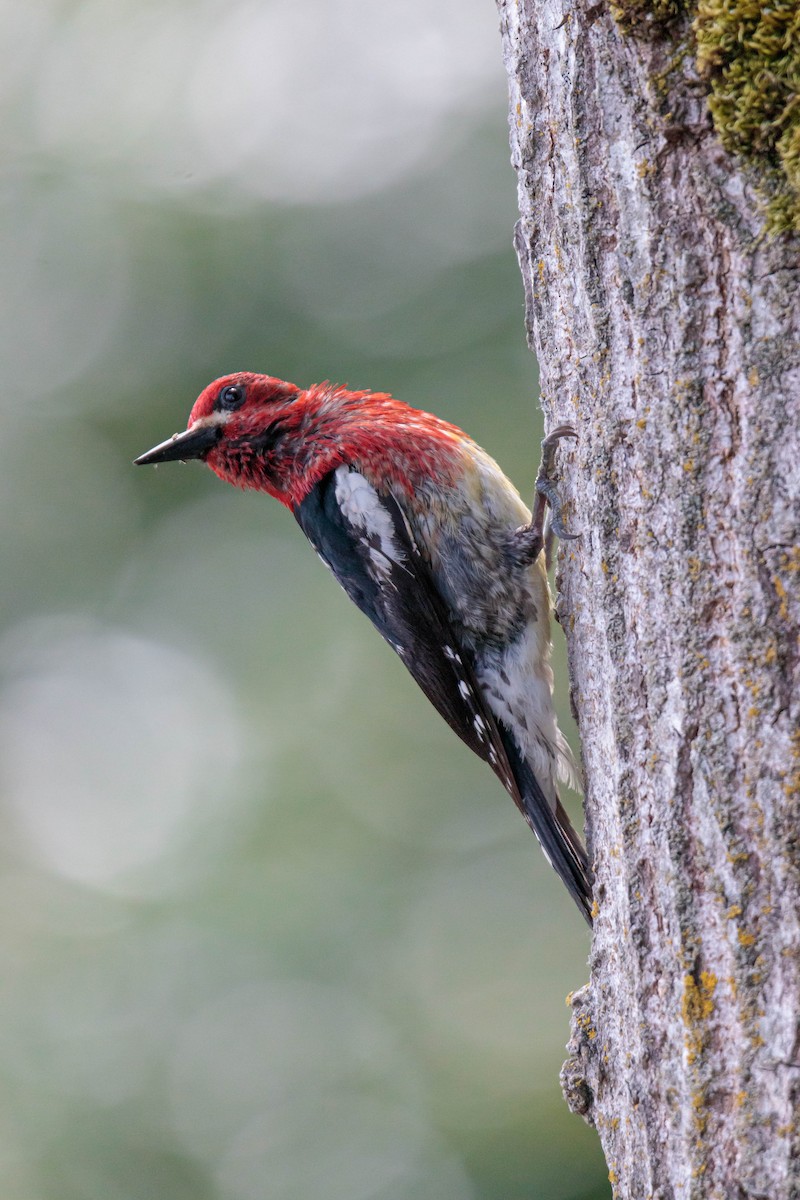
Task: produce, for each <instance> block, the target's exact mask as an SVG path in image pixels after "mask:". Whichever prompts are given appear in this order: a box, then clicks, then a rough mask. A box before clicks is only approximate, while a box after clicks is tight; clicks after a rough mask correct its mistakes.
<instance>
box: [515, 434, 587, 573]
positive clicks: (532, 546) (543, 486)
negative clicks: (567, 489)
mask: <svg viewBox="0 0 800 1200" xmlns="http://www.w3.org/2000/svg"><path fill="white" fill-rule="evenodd" d="M577 437H578V434H577V432H576V430H575V429H573V427H572V426H571V425H559V426H558V427H557V428H556V429H554V430H553V432H552V433H549V434H548V435H547V437H546V438H545V439H544V441H543V442H542V458H541V462H540V463H539V470H538V472H537V474H536V499H535V501H534V505H533V513H532V515H531V523H530V525H523V526H521V528H519V529H518V530H517V532H516V542H517V548H518V550H519V551H520V552H521V553H522V554H523V556H524V557H525V558H526V559H527V560H528V561H529V562H534V561H535V560H536V559H537V558H538V556H539V554H540V552H541V549H542V547H543V546H544V548H545V556H546V559H547V565H548V567H549V566H550V554H551V550H552V545H553V534H556V535H557V536H558V537H559V538H561V539H562V540H567V541H572V540H573V539H575V538H577V537H580V534H579V533H569V532H568V530H567V528H566V526H565V524H564V518H563V512H564V505H563V501H562V500H561V496H560V493H559V490H558V484H557V482H556V478H555V474H554V469H555V461H556V447H557V445H558V443H559V442H560V441H561V439H562V438H575V439H577ZM548 508H549V509H550V520H549V521H548V522H547V523H546V521H545V518H546V515H547V509H548ZM545 524H547V529H545Z"/></svg>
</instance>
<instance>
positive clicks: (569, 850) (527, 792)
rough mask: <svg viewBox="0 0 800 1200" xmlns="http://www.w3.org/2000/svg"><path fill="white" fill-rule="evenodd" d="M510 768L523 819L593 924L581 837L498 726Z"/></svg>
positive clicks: (588, 880) (590, 892)
mask: <svg viewBox="0 0 800 1200" xmlns="http://www.w3.org/2000/svg"><path fill="white" fill-rule="evenodd" d="M501 736H502V739H503V744H504V747H505V751H506V754H507V755H508V761H509V764H510V766H511V769H512V771H513V773H514V777H515V780H516V782H517V785H518V787H519V792H520V797H521V800H522V804H521V808H522V814H523V816H524V817H525V820H526V821H527V822H528V824H529V825H530V827H531V829H532V830H533V832H534V833H535V834H536V837H537V840H538V842H539V845H540V846H541V847H542V850H543V851H544V853H545V857H546V858H547V860H548V862H549V863H550V865H551V867H552V868H553V870H554V871H555V872H556V874H557V875H558V876H559V878H560V879H561V881H562V882H563V883H564V884H565V886H566V888H567V891H568V892H569V894H570V895H571V896H572V898H573V900H574V901H575V903H576V904H577V906H578V908H579V909H580V910H581V912H582V913H583V915H584V917H585V918H586V921H587V922H588V923H589V925H591V924H592V916H593V910H592V871H591V867H590V866H589V858H588V855H587V853H586V848H585V846H584V844H583V842H582V841H581V838H580V836H579V834H578V832H577V831H576V829H575V827H574V826H573V824H572V822H571V821H570V819H569V817H568V816H567V813H566V810H565V809H564V807H563V805H562V804H561V801H560V800H558V799H556V802H555V805H553V804H552V803H551V801H550V800H548V798H547V796H546V795H545V793H544V791H543V790H542V786H541V784H540V783H539V781H538V779H537V778H536V776H535V775H534V773H533V771H532V770H531V767H530V766H529V764H528V763H527V762H526V761H525V759H524V758H523V757H522V755H521V754H520V752H519V750H518V749H517V746H516V744H515V741H514V738H513V736H512V735H511V734H510V733H509V732H508V731H507V730H506V729H501Z"/></svg>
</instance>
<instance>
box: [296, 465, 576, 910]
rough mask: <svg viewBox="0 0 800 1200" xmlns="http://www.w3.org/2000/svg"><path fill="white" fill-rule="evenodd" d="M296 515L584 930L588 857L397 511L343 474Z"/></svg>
mask: <svg viewBox="0 0 800 1200" xmlns="http://www.w3.org/2000/svg"><path fill="white" fill-rule="evenodd" d="M293 511H294V515H295V517H296V519H297V521H298V523H299V525H300V527H301V528H302V530H303V532H304V533H305V535H306V537H307V538H308V540H309V541H310V542H311V544H312V546H313V547H314V549H315V550H316V551H317V553H318V554H319V556H320V558H322V560H323V561H324V562H325V563H326V564H327V565H328V566H329V567H330V569H331V570H332V571H333V574H334V575H335V576H336V578H337V579H338V581H339V583H340V584H341V585H342V587H343V588H344V590H345V592H346V593H347V595H348V596H349V597H350V599H351V600H352V601H353V602H354V603H355V604H356V605H357V606H358V607H359V608H360V609H361V611H362V612H363V613H365V615H366V616H367V617H369V619H370V621H372V623H373V625H375V627H376V628H377V629H378V631H379V632H380V633H381V634H382V636H383V637H384V638H385V640H386V641H387V642H388V643H389V645H390V646H391V647H392V649H393V650H395V652H396V653H397V654H398V655H399V656H400V658H401V659H402V661H403V662H404V663H405V665H406V667H407V669H408V670H409V672H410V673H411V675H412V676H413V677H414V679H415V680H416V682H417V683H418V684H419V686H420V688H421V689H422V691H423V692H424V693H425V695H426V696H427V697H428V699H429V700H430V701H431V703H432V704H433V705H434V707H435V708H436V709H437V710H438V712H439V713H440V714H441V715H442V716H443V717H444V719H445V720H446V721H447V723H448V725H450V727H451V728H452V729H453V730H454V731H455V733H457V734H458V736H459V737H460V738H461V739H462V741H464V742H466V744H467V745H468V746H469V747H470V749H471V750H473V751H474V752H475V753H476V754H477V755H478V756H479V757H480V758H482V759H483V760H484V761H486V762H488V763H489V765H490V766H491V767H492V769H493V770H494V772H495V774H496V775H497V776H498V778H499V779H500V781H501V782H502V784H503V785H504V787H505V788H506V789H507V790H508V792H509V793H510V795H511V796H512V798H513V799H514V802H515V803H516V805H517V807H518V808H519V809H520V811H521V812H522V814H523V816H524V817H525V819H526V821H527V822H528V824H529V825H530V826H531V828H532V829H533V831H534V833H535V834H536V836H537V838H538V840H539V842H540V844H541V846H542V848H543V850H544V851H545V854H546V855H547V858H548V859H549V860H550V862H551V864H552V866H553V867H554V869H555V870H556V872H557V873H558V875H559V876H560V877H561V879H562V880H563V881H564V883H565V884H566V886H567V888H568V889H569V891H570V893H571V894H572V896H573V898H574V899H575V900H576V902H577V903H578V906H579V907H580V908H581V910H582V911H583V913H584V915H585V916H586V918H587V920H591V882H590V879H589V869H588V864H587V861H586V855H585V851H584V850H583V847H582V845H581V843H580V840H579V839H578V837H577V834H576V833H575V831H574V830H573V828H572V826H571V824H570V822H569V818H568V817H567V815H566V813H565V812H564V809H563V808H562V807H561V805H560V803H557V804H556V806H555V808H553V807H552V805H551V804H550V803H548V800H547V798H546V797H545V795H544V793H543V791H542V789H541V787H540V785H539V783H538V781H537V779H536V777H535V775H534V773H533V771H532V770H531V768H530V766H529V764H528V763H527V762H526V761H525V759H524V758H523V756H522V755H521V753H520V751H519V749H518V747H517V746H516V743H515V740H514V737H513V735H512V734H511V732H510V731H509V730H508V729H506V728H505V727H504V726H503V724H502V722H501V721H499V720H498V719H497V718H496V717H495V716H494V714H493V713H492V712H491V710H490V708H489V707H488V705H487V703H486V701H485V700H484V697H483V695H482V692H481V689H480V685H479V684H478V682H477V680H476V675H475V666H474V663H473V662H472V658H471V654H470V651H469V650H468V649H466V648H465V647H464V646H463V645H462V644H460V643H459V639H458V638H457V637H456V634H455V632H454V630H453V628H452V625H451V623H450V617H449V614H448V611H447V606H446V604H445V602H444V600H443V598H442V596H441V594H440V593H439V591H438V589H437V587H436V584H435V582H434V580H433V577H432V575H431V571H430V568H429V566H428V564H427V562H426V561H425V559H424V557H423V556H422V554H421V553H420V551H419V548H418V546H417V543H416V541H415V539H414V536H413V533H412V531H411V529H410V528H409V525H408V522H407V521H406V519H405V517H404V515H403V512H402V509H401V507H400V505H399V504H398V503H397V501H396V500H395V498H394V497H393V496H392V495H391V494H390V493H386V494H383V493H378V492H377V491H376V489H375V488H374V487H373V486H372V484H370V483H369V482H368V481H367V480H366V479H365V478H364V476H363V475H361V474H360V473H359V472H357V471H354V470H352V469H350V468H349V467H346V466H343V467H339V468H337V470H336V471H333V472H331V473H330V474H328V475H327V476H325V477H324V478H323V479H322V480H321V481H320V482H319V483H317V484H316V485H315V486H314V487H313V488H312V489H311V491H310V492H309V493H308V495H307V496H306V497H305V499H304V500H303V501H302V502H301V503H300V504H299V505H297V506H296V507H295V508H294V510H293Z"/></svg>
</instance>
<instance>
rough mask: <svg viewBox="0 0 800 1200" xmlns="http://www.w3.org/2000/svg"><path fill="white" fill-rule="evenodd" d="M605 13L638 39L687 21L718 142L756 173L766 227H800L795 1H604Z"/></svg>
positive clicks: (798, 16) (799, 21) (799, 48)
mask: <svg viewBox="0 0 800 1200" xmlns="http://www.w3.org/2000/svg"><path fill="white" fill-rule="evenodd" d="M611 10H612V12H613V14H614V17H615V18H616V20H617V22H618V23H619V25H620V27H621V28H622V29H623V30H624V32H626V33H630V34H633V35H635V36H638V37H643V36H651V37H668V36H670V26H674V24H675V22H676V21H677V19H678V18H679V17H681V16H683V15H684V14H688V15H689V16H691V17H692V18H693V23H692V32H693V36H694V39H695V47H696V55H697V68H698V71H699V72H700V74H701V76H702V77H703V78H704V79H705V80H706V81H707V83H708V86H709V92H710V94H709V99H708V104H709V108H710V110H711V116H712V119H713V121H714V126H715V128H716V131H717V134H718V135H719V138H720V140H721V142H722V144H723V145H724V146H725V148H726V149H727V150H730V151H731V152H732V153H734V154H738V155H739V156H741V158H742V159H743V160H744V161H746V162H747V163H748V164H749V165H750V166H751V167H752V168H753V169H754V170H755V171H757V173H758V175H759V176H760V178H761V181H762V185H763V191H764V193H765V195H766V198H767V224H768V227H769V229H770V230H771V231H772V232H774V233H778V232H783V231H792V230H793V231H795V232H800V0H611ZM684 35H685V25H684V26H683V28H682V29H681V35H680V36H681V37H683V36H684Z"/></svg>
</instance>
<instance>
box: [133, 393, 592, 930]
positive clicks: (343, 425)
mask: <svg viewBox="0 0 800 1200" xmlns="http://www.w3.org/2000/svg"><path fill="white" fill-rule="evenodd" d="M563 436H571V437H574V436H575V433H574V430H572V429H570V428H569V427H568V426H562V427H561V428H559V429H558V430H556V431H555V433H554V434H551V436H550V438H548V439H546V441H545V447H544V457H543V467H542V469H541V470H540V473H539V477H538V478H537V499H536V504H535V507H534V513H533V518H532V517H531V513H530V512H529V511H528V509H527V508H526V507H525V505H524V504H523V502H522V500H521V498H520V496H519V493H518V492H517V491H516V489H515V488H514V486H513V485H512V484H511V483H510V482H509V480H508V479H507V478H506V477H505V475H504V474H503V473H502V471H501V470H500V468H499V467H498V466H497V464H496V463H495V462H494V461H493V459H491V458H490V457H489V455H488V454H486V453H485V451H484V450H482V449H481V448H480V446H478V445H476V443H475V442H473V441H472V440H471V439H470V438H468V437H467V436H466V434H464V433H462V432H461V430H460V429H457V428H456V427H455V426H454V425H450V424H448V423H447V422H446V421H442V420H440V419H439V418H438V417H435V416H432V415H431V414H430V413H426V412H421V411H419V410H417V409H415V408H410V407H409V406H408V405H406V404H403V403H401V402H400V401H399V400H395V399H394V398H393V397H392V396H389V395H385V394H382V393H370V392H351V391H346V390H345V389H344V388H339V387H333V386H332V385H331V384H329V383H322V384H318V385H316V386H315V387H310V388H307V389H305V390H303V389H301V388H299V387H295V385H294V384H292V383H285V382H283V381H282V380H280V379H273V378H272V377H270V376H268V375H252V374H248V373H240V374H236V375H226V376H225V377H224V378H222V379H218V380H216V381H215V382H214V383H212V384H210V385H209V387H207V388H206V389H205V391H203V392H202V393H201V395H200V396H199V398H198V400H197V402H196V404H195V406H194V408H193V409H192V412H191V415H190V417H189V424H188V428H187V429H186V431H185V432H183V433H177V434H175V436H174V437H172V438H170V439H169V441H166V442H163V443H162V444H161V445H159V446H156V447H155V449H153V450H150V451H149V452H148V453H147V454H143V455H142V456H141V458H137V459H136V462H137V464H142V465H144V464H147V463H162V462H169V461H171V460H178V459H180V460H187V459H192V458H199V459H202V460H203V461H204V462H206V463H207V464H208V466H209V467H211V469H212V471H214V472H215V473H216V474H217V475H219V477H220V478H221V479H225V480H227V481H228V482H229V483H233V484H236V485H237V486H238V487H242V488H255V489H257V490H258V491H262V492H268V493H269V494H270V495H271V496H275V497H276V499H278V500H280V501H281V503H282V504H285V505H286V507H287V508H289V509H291V511H292V512H293V513H294V515H295V517H296V519H297V521H298V523H299V525H300V527H301V529H302V530H303V532H304V533H305V535H306V537H307V538H308V540H309V541H310V542H311V544H312V546H313V547H314V549H315V550H316V551H317V553H318V554H319V556H320V558H322V560H323V561H324V562H325V563H326V564H327V565H328V566H329V567H330V569H331V570H332V571H333V573H334V575H335V576H336V578H337V579H338V581H339V583H340V584H341V585H342V587H343V588H344V590H345V592H346V593H347V594H348V596H349V597H350V598H351V600H353V601H355V603H356V604H357V605H358V607H359V608H360V609H361V610H362V612H364V613H366V615H367V616H368V617H369V619H370V620H371V621H372V623H373V624H374V625H375V626H376V627H377V629H378V630H379V631H380V633H381V634H382V635H383V637H384V638H385V639H386V641H387V642H388V643H389V645H390V646H391V647H392V649H393V650H395V651H396V652H397V654H398V655H399V656H400V658H401V659H402V660H403V662H404V663H405V665H406V667H407V668H408V670H409V671H410V672H411V674H412V675H413V676H414V678H415V679H416V681H417V683H418V684H419V686H420V687H421V688H422V690H423V692H424V693H425V695H426V696H427V697H428V699H429V700H430V701H431V702H432V703H433V705H434V707H435V708H437V709H438V711H439V712H440V713H441V715H442V716H443V717H444V719H445V720H446V721H447V722H448V724H449V725H450V726H451V727H452V728H453V729H454V730H455V732H456V733H457V734H458V736H459V737H460V738H461V739H462V740H463V741H465V742H466V743H467V745H468V746H469V747H470V749H471V750H474V751H475V753H476V754H477V755H479V756H480V757H481V758H482V759H484V760H485V761H486V762H488V763H489V765H490V766H491V768H492V769H493V771H494V772H495V774H496V775H497V776H498V777H499V779H500V780H501V782H502V783H503V785H504V786H505V787H506V788H507V789H508V791H509V792H510V794H511V796H512V797H513V799H514V801H515V803H516V805H517V807H518V808H519V809H520V811H521V812H522V814H523V816H524V817H525V819H526V820H527V822H528V824H529V825H530V826H531V828H532V829H533V831H534V833H535V834H536V836H537V838H538V839H539V842H540V844H541V846H542V848H543V850H544V852H545V854H546V855H547V858H548V859H549V861H550V863H551V864H552V865H553V867H554V868H555V870H556V871H557V873H558V874H559V876H560V877H561V879H562V880H563V881H564V883H565V884H566V886H567V888H568V889H569V892H570V894H571V895H572V897H573V898H574V900H575V901H576V903H577V904H578V907H579V908H580V909H581V912H582V913H583V914H584V916H585V917H586V919H587V920H588V921H590V922H591V905H592V896H591V874H590V870H589V865H588V862H587V857H586V851H585V850H584V847H583V844H582V842H581V840H580V838H579V837H578V835H577V833H576V832H575V830H574V829H573V827H572V825H571V824H570V821H569V818H568V816H567V814H566V812H565V811H564V809H563V807H562V805H561V803H560V801H559V798H558V793H557V791H556V779H557V778H560V779H562V780H573V779H574V777H575V764H574V760H573V758H572V755H571V753H570V750H569V747H568V746H567V743H566V741H565V740H564V737H563V735H562V733H561V731H560V730H559V728H558V725H557V723H556V716H555V711H554V708H553V697H552V683H553V674H552V670H551V668H550V661H549V660H550V607H551V602H550V592H549V588H548V584H547V575H546V570H545V562H544V558H545V555H544V553H543V544H544V534H543V526H544V516H545V500H547V501H548V502H549V503H550V505H551V508H552V510H553V526H554V528H555V530H556V532H559V533H561V534H562V536H563V528H562V527H561V525H560V518H559V512H558V498H557V493H556V491H555V489H554V487H553V484H552V481H551V480H550V479H549V468H550V467H551V466H552V461H553V453H554V449H555V444H556V441H557V439H558V438H559V437H563Z"/></svg>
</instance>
